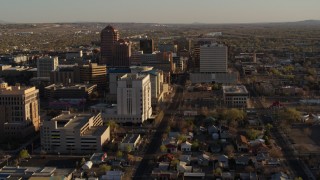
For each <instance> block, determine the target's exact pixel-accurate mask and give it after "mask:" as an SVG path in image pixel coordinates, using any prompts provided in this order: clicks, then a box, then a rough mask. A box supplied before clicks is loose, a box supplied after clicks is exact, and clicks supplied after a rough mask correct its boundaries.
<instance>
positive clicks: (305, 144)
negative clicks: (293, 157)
mask: <svg viewBox="0 0 320 180" xmlns="http://www.w3.org/2000/svg"><path fill="white" fill-rule="evenodd" d="M288 136H289V138H290V139H291V140H292V142H293V144H294V146H295V147H296V149H297V150H300V152H301V151H303V153H308V152H320V141H319V137H320V126H319V125H316V126H307V125H300V126H295V127H292V128H291V129H290V131H289V132H288Z"/></svg>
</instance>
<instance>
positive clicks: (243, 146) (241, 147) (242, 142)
mask: <svg viewBox="0 0 320 180" xmlns="http://www.w3.org/2000/svg"><path fill="white" fill-rule="evenodd" d="M236 144H237V150H238V151H239V152H247V151H248V145H249V143H248V140H247V138H246V137H245V136H243V135H239V136H238V137H237V139H236Z"/></svg>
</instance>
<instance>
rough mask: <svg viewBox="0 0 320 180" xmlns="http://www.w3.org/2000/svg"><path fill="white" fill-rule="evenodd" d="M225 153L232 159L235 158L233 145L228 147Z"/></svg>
mask: <svg viewBox="0 0 320 180" xmlns="http://www.w3.org/2000/svg"><path fill="white" fill-rule="evenodd" d="M224 153H225V154H226V155H227V156H230V157H232V156H233V153H234V147H233V145H227V146H226V147H225V148H224Z"/></svg>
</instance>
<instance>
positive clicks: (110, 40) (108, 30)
mask: <svg viewBox="0 0 320 180" xmlns="http://www.w3.org/2000/svg"><path fill="white" fill-rule="evenodd" d="M118 40H119V32H118V30H116V29H115V28H113V27H112V26H110V25H109V26H107V27H105V28H104V29H103V30H102V31H101V49H100V52H101V58H100V61H99V64H107V66H109V65H110V63H111V61H112V48H113V45H114V44H115V43H116V42H117V41H118Z"/></svg>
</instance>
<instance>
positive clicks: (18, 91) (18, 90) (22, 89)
mask: <svg viewBox="0 0 320 180" xmlns="http://www.w3.org/2000/svg"><path fill="white" fill-rule="evenodd" d="M33 91H38V90H37V89H36V88H35V87H26V86H8V87H6V88H0V95H23V94H27V93H30V92H33Z"/></svg>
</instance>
